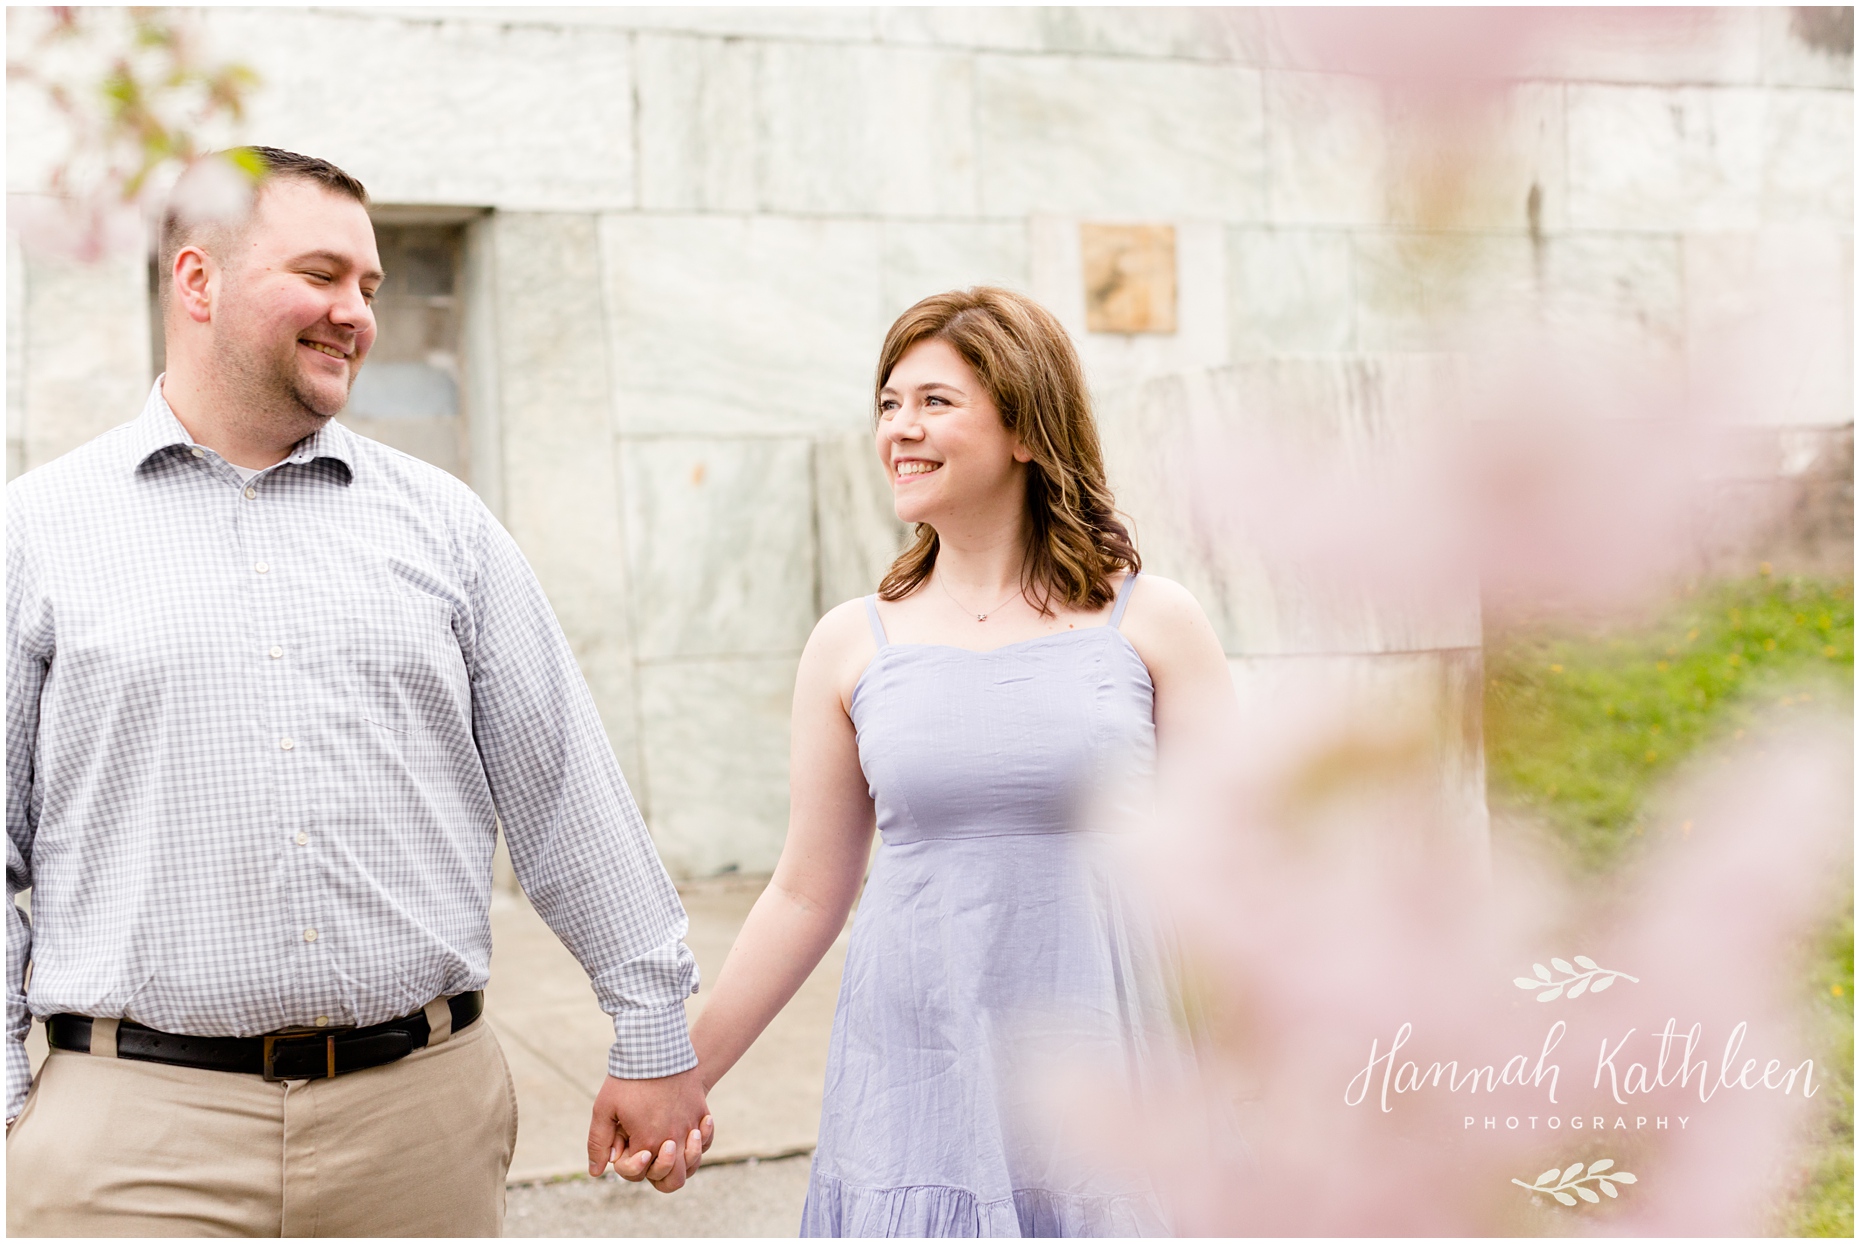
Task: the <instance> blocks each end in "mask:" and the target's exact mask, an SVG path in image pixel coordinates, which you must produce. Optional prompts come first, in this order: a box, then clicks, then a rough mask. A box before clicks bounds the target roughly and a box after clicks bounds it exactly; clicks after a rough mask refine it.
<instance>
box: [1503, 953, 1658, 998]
mask: <svg viewBox="0 0 1860 1244" xmlns="http://www.w3.org/2000/svg"><path fill="white" fill-rule="evenodd" d="M1576 964H1577V966H1576V967H1571V966H1570V965H1569V964H1567V963H1565V962H1564V961H1563V960H1561V959H1552V960H1550V967H1551V968H1555V969H1556V970H1557V971H1558V972H1561V973H1563V979H1562V980H1557V979H1556V978H1555V977H1554V976H1552V975H1551V974H1550V968H1547V967H1545V966H1544V965H1543V964H1541V963H1533V964H1531V970H1532V971H1533V972H1535V973H1537V975H1536V976H1534V977H1533V976H1518V977H1513V978H1512V981H1511V983H1512V984H1514V985H1516V986H1517V987H1518V988H1519V989H1537V990H1541V991H1542V992H1541V993H1539V994H1538V995H1537V1000H1538V1001H1539V1002H1555V1001H1556V1000H1557V999H1558V998H1563V997H1569V998H1580V997H1581V996H1582V995H1583V993H1584V991H1587V992H1589V993H1600V992H1602V990H1604V989H1606V988H1608V987H1609V986H1610V985H1612V984H1614V983H1615V982H1616V981H1617V980H1624V981H1632V982H1634V983H1635V984H1636V985H1638V984H1640V977H1638V976H1629V975H1628V974H1627V973H1626V972H1617V971H1615V970H1613V969H1612V968H1604V967H1598V966H1596V963H1595V960H1593V959H1591V958H1589V957H1588V956H1587V955H1577V956H1576Z"/></svg>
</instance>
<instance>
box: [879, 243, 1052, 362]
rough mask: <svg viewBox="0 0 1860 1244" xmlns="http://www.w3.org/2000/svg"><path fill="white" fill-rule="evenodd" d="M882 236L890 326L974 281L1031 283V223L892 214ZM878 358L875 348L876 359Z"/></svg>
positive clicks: (884, 295)
mask: <svg viewBox="0 0 1860 1244" xmlns="http://www.w3.org/2000/svg"><path fill="white" fill-rule="evenodd" d="M879 237H880V239H881V246H882V250H881V253H880V254H881V258H880V262H881V263H882V264H883V267H882V268H881V269H880V271H879V282H880V291H879V293H880V299H881V302H882V308H881V310H882V315H883V318H884V321H885V327H887V328H889V327H890V324H891V321H892V320H893V319H895V318H896V317H897V316H899V315H902V314H903V313H904V312H905V311H906V310H907V309H908V308H909V307H910V306H911V305H912V304H913V303H915V302H917V301H918V300H919V299H921V298H928V297H929V296H930V295H931V294H941V293H944V292H946V291H948V290H952V289H966V288H968V287H969V286H971V285H1004V286H1006V287H1007V288H1009V289H1018V290H1025V289H1026V288H1027V287H1028V283H1029V280H1030V276H1029V271H1028V261H1027V229H1026V226H1025V225H1021V224H982V223H974V224H971V223H966V222H947V223H945V222H942V221H918V220H908V221H907V220H888V221H886V222H885V223H884V224H883V226H881V228H880V233H879ZM877 361H878V354H877V350H876V348H874V350H873V356H872V364H876V363H877ZM869 366H871V364H868V367H869Z"/></svg>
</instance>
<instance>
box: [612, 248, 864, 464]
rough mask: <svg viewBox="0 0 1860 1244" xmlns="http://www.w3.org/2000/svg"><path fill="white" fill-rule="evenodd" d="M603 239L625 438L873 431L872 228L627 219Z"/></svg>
mask: <svg viewBox="0 0 1860 1244" xmlns="http://www.w3.org/2000/svg"><path fill="white" fill-rule="evenodd" d="M601 236H602V247H601V255H602V261H603V265H604V270H605V273H606V281H607V302H606V307H605V313H606V322H607V326H608V331H609V333H610V334H611V343H612V351H613V368H614V375H615V377H616V381H617V384H616V388H617V394H616V404H615V407H614V410H615V417H616V418H617V420H618V424H619V427H620V429H621V430H622V431H623V432H625V433H627V434H629V435H641V434H667V435H673V436H691V435H716V436H721V435H744V434H747V435H774V434H798V435H812V434H814V433H816V432H820V431H824V430H829V429H840V428H853V427H862V426H864V423H865V420H866V419H867V417H868V416H869V414H870V411H871V392H870V388H869V385H870V383H871V369H872V366H873V363H874V361H875V360H876V359H877V358H878V347H879V343H880V341H881V340H882V339H883V336H884V328H885V324H886V323H887V321H886V320H885V318H884V316H883V315H882V314H881V312H880V310H879V276H878V273H879V262H878V258H879V227H878V225H877V224H876V223H875V222H869V221H849V220H801V219H793V218H783V217H734V216H633V215H619V214H616V215H610V216H607V217H605V218H604V219H603V221H602V235H601Z"/></svg>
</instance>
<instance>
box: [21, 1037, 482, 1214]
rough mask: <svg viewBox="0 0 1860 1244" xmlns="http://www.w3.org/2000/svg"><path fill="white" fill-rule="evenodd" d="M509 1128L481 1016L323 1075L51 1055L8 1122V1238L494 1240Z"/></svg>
mask: <svg viewBox="0 0 1860 1244" xmlns="http://www.w3.org/2000/svg"><path fill="white" fill-rule="evenodd" d="M96 1044H98V1045H103V1046H107V1047H110V1048H111V1049H112V1050H113V1047H114V1042H113V1039H106V1040H102V1041H98V1042H96ZM516 1139H517V1097H516V1090H515V1089H514V1088H513V1087H512V1085H511V1082H510V1071H509V1069H508V1067H507V1066H506V1065H505V1063H504V1054H503V1051H502V1050H501V1049H499V1048H498V1044H497V1038H496V1036H494V1035H493V1034H492V1032H491V1026H490V1024H489V1022H487V1021H486V1020H485V1019H483V1018H480V1019H479V1020H478V1021H477V1022H476V1023H474V1024H472V1025H471V1026H470V1027H469V1028H467V1029H465V1030H464V1031H463V1032H461V1033H458V1034H457V1035H456V1036H451V1037H449V1038H448V1039H445V1040H442V1041H436V1042H435V1043H433V1044H429V1045H428V1046H426V1047H425V1048H423V1049H419V1050H415V1051H414V1052H413V1053H412V1054H409V1055H408V1056H407V1057H405V1058H403V1059H401V1060H400V1061H399V1062H394V1063H389V1064H387V1065H386V1066H384V1067H374V1068H370V1069H369V1070H367V1071H356V1072H351V1073H349V1074H348V1075H343V1076H338V1077H337V1078H336V1079H333V1080H291V1081H285V1082H282V1083H267V1082H266V1081H265V1080H263V1079H262V1078H260V1077H258V1076H254V1075H237V1074H234V1073H230V1072H224V1071H200V1070H196V1069H193V1068H190V1067H169V1066H164V1065H162V1064H160V1063H144V1062H135V1061H131V1060H128V1059H117V1058H113V1057H109V1056H107V1055H98V1054H78V1053H73V1052H70V1051H66V1050H53V1051H52V1052H51V1055H50V1057H48V1058H47V1059H46V1061H45V1065H44V1066H43V1067H41V1068H40V1070H39V1074H38V1077H37V1079H35V1080H34V1081H33V1085H32V1094H31V1096H30V1097H28V1098H27V1099H26V1106H25V1109H24V1110H23V1111H22V1112H21V1113H20V1116H19V1118H18V1119H17V1120H15V1121H14V1124H13V1127H12V1129H11V1130H10V1131H9V1132H8V1133H7V1138H6V1175H7V1178H6V1227H7V1234H8V1235H270V1236H276V1235H497V1234H499V1233H500V1232H501V1230H502V1228H503V1221H504V1176H505V1174H506V1173H507V1172H508V1171H509V1169H510V1155H511V1151H512V1149H513V1148H514V1146H515V1144H516Z"/></svg>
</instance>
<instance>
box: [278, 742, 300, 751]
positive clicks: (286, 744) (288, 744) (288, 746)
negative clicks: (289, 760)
mask: <svg viewBox="0 0 1860 1244" xmlns="http://www.w3.org/2000/svg"><path fill="white" fill-rule="evenodd" d="M278 746H279V747H280V748H282V749H283V750H285V751H287V752H288V751H290V750H291V749H292V748H293V747H296V746H297V741H296V740H295V739H279V740H278Z"/></svg>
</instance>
